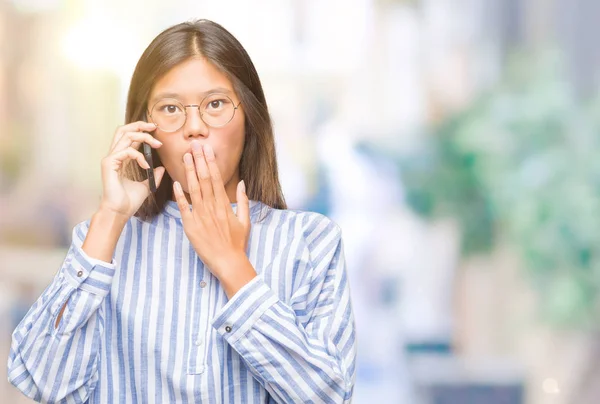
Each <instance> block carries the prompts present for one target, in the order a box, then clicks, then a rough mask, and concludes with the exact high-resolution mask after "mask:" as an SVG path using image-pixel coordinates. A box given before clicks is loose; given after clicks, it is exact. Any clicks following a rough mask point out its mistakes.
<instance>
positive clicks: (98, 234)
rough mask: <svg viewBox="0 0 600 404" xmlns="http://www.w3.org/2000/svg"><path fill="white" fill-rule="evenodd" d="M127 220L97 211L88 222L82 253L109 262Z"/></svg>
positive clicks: (116, 215) (112, 213)
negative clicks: (88, 226)
mask: <svg viewBox="0 0 600 404" xmlns="http://www.w3.org/2000/svg"><path fill="white" fill-rule="evenodd" d="M127 220H128V218H126V217H123V216H120V215H118V214H116V213H114V212H110V211H107V210H99V211H97V212H96V213H95V214H94V215H93V216H92V219H91V221H90V228H89V230H88V233H87V236H86V238H85V241H84V242H83V246H82V247H81V248H82V250H83V251H85V253H86V254H87V255H88V256H89V257H90V258H95V259H97V260H100V261H104V262H111V261H112V257H113V254H114V251H115V247H116V246H117V242H118V241H119V237H120V236H121V233H122V232H123V228H124V227H125V224H127Z"/></svg>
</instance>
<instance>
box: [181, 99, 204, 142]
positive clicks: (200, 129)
mask: <svg viewBox="0 0 600 404" xmlns="http://www.w3.org/2000/svg"><path fill="white" fill-rule="evenodd" d="M185 108H186V110H187V111H186V112H187V116H186V120H185V125H184V133H185V136H186V137H196V136H201V137H206V136H208V126H207V125H206V124H205V123H204V121H203V120H202V118H201V117H200V110H199V108H198V106H197V105H186V106H185Z"/></svg>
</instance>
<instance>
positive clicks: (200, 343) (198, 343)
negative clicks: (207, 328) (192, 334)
mask: <svg viewBox="0 0 600 404" xmlns="http://www.w3.org/2000/svg"><path fill="white" fill-rule="evenodd" d="M200 345H202V338H198V339H197V340H196V346H200Z"/></svg>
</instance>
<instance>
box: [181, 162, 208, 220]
mask: <svg viewBox="0 0 600 404" xmlns="http://www.w3.org/2000/svg"><path fill="white" fill-rule="evenodd" d="M183 163H184V165H185V178H186V179H187V184H188V193H189V194H190V198H191V199H192V206H193V209H194V210H198V211H203V210H204V206H203V203H202V194H201V193H200V184H199V183H198V176H197V175H196V167H195V166H194V158H193V157H192V155H191V154H190V153H185V154H184V155H183Z"/></svg>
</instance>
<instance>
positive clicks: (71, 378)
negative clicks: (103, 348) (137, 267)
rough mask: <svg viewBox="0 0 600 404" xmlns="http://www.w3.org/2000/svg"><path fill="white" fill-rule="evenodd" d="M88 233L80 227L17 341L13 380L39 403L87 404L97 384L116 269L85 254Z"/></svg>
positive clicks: (15, 335) (85, 224) (10, 377)
mask: <svg viewBox="0 0 600 404" xmlns="http://www.w3.org/2000/svg"><path fill="white" fill-rule="evenodd" d="M88 227H89V221H87V222H82V223H80V224H78V225H77V226H75V228H74V229H73V242H72V244H71V246H70V248H69V251H68V253H67V256H66V258H65V261H64V263H63V265H62V267H61V268H60V269H59V271H58V272H57V274H56V276H55V277H54V280H53V281H52V283H51V284H50V285H49V286H48V287H47V288H46V290H45V291H44V292H43V293H42V295H41V296H40V297H39V298H38V300H37V301H36V302H35V303H34V305H33V306H32V307H31V309H30V310H29V312H28V313H27V314H26V316H25V317H24V318H23V320H22V321H21V323H20V324H19V325H18V326H17V328H16V329H15V331H14V332H13V335H12V345H11V349H10V354H9V359H8V380H9V381H10V382H11V383H12V384H13V385H14V386H15V387H17V388H18V389H19V390H21V392H23V394H25V395H26V396H28V397H30V398H32V399H34V400H35V401H38V402H45V403H63V402H65V403H66V402H69V403H84V402H86V401H87V399H88V397H89V394H90V392H91V390H92V389H93V388H94V386H95V384H96V382H97V378H98V377H97V366H98V360H99V349H100V335H101V333H102V330H103V323H104V320H103V312H102V309H99V307H101V303H102V301H103V299H104V298H105V297H106V296H107V295H108V293H109V291H110V287H111V284H112V279H113V276H114V273H115V264H114V262H112V263H106V262H102V261H99V260H95V259H92V258H90V257H88V256H87V255H86V254H85V252H84V251H83V250H82V249H81V246H82V244H83V240H84V239H85V236H86V234H87V230H88ZM65 302H67V305H66V307H65V310H64V312H63V315H62V318H61V320H60V322H59V324H58V327H55V324H56V320H57V317H58V315H59V313H60V311H61V309H62V307H63V306H64V305H65Z"/></svg>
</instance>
